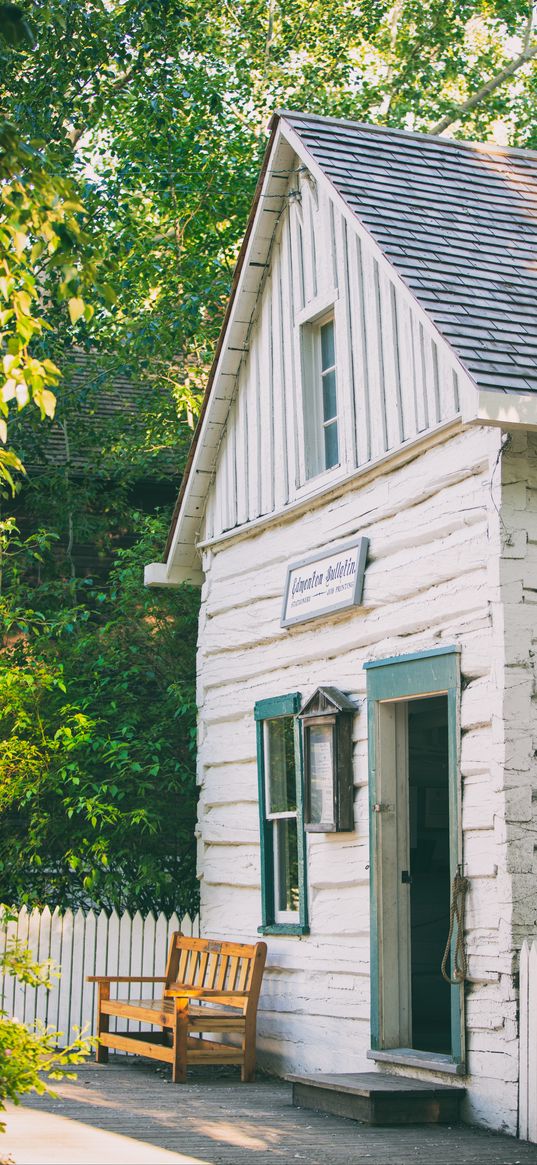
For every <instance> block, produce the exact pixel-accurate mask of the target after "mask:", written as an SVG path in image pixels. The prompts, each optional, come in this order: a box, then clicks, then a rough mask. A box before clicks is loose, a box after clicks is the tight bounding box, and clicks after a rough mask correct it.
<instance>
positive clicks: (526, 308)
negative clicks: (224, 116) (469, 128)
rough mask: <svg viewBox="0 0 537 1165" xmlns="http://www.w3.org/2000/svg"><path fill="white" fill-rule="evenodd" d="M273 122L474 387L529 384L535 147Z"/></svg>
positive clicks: (535, 333)
mask: <svg viewBox="0 0 537 1165" xmlns="http://www.w3.org/2000/svg"><path fill="white" fill-rule="evenodd" d="M282 118H283V119H284V120H285V121H286V122H288V123H289V124H290V125H291V126H292V128H293V129H294V130H295V131H296V133H297V134H298V135H299V136H300V138H301V139H302V141H303V143H304V145H305V146H306V147H307V149H308V150H309V152H310V154H311V155H312V156H313V157H314V159H315V160H316V162H317V163H318V164H319V165H320V166H321V168H322V170H323V171H324V173H325V174H326V175H327V177H328V178H330V180H331V181H332V182H333V184H334V186H335V187H336V188H337V190H338V191H339V192H340V194H341V195H342V196H343V198H344V199H345V201H346V202H347V204H348V206H349V207H350V208H351V209H352V210H353V211H354V212H355V214H356V215H357V216H358V218H359V219H360V220H361V221H362V222H363V223H364V225H365V226H366V227H367V228H368V230H369V231H370V233H371V235H372V236H373V238H374V239H375V240H376V242H377V243H378V244H379V246H380V247H381V248H382V250H383V252H384V254H385V255H386V256H387V257H388V259H389V260H390V261H391V263H392V264H393V266H394V267H395V268H396V270H397V271H398V273H399V274H400V275H401V276H402V278H403V279H404V281H405V282H406V283H407V284H408V286H409V287H410V288H411V289H412V291H413V292H414V295H415V296H416V298H417V299H418V300H419V302H420V303H421V305H422V306H423V307H424V308H425V309H426V311H427V312H428V314H429V315H430V316H431V317H432V318H433V319H434V321H435V323H436V325H437V327H438V329H439V330H440V332H441V333H442V334H443V335H444V336H445V337H446V339H447V340H448V341H449V342H450V343H451V344H452V346H453V348H454V349H455V351H456V352H457V353H458V355H459V356H460V358H461V360H462V361H463V363H464V364H465V366H466V367H467V368H468V369H469V371H470V372H471V373H472V375H473V377H474V379H475V380H476V381H477V383H478V384H479V385H480V387H482V388H485V389H487V388H494V389H513V390H515V391H528V390H530V391H533V392H537V153H534V152H530V151H525V150H509V149H505V150H504V149H501V148H499V147H497V146H495V145H492V144H491V145H478V144H476V143H469V142H457V141H452V140H449V139H443V138H438V137H427V136H426V135H424V134H409V133H405V132H403V131H399V130H389V129H383V128H380V127H377V126H369V125H363V124H359V123H355V122H344V121H335V120H333V119H330V118H322V117H315V116H309V115H304V114H298V113H287V112H285V113H283V114H282Z"/></svg>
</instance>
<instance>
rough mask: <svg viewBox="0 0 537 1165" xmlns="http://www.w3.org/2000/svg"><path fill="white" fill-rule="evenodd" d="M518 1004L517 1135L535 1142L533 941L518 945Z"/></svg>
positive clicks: (536, 952) (536, 967)
mask: <svg viewBox="0 0 537 1165" xmlns="http://www.w3.org/2000/svg"><path fill="white" fill-rule="evenodd" d="M519 1007H520V1071H519V1106H518V1113H519V1116H518V1135H519V1137H521V1139H522V1140H523V1141H535V1142H537V942H532V943H528V942H524V943H523V944H522V950H521V952H520V1004H519Z"/></svg>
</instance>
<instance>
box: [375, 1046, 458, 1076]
mask: <svg viewBox="0 0 537 1165" xmlns="http://www.w3.org/2000/svg"><path fill="white" fill-rule="evenodd" d="M366 1056H367V1058H368V1060H376V1061H378V1062H379V1063H383V1064H403V1065H404V1066H406V1067H408V1068H428V1069H429V1071H431V1072H446V1073H448V1074H449V1075H450V1076H466V1065H465V1064H464V1063H463V1062H462V1061H461V1060H454V1059H453V1056H446V1055H444V1054H443V1053H441V1052H419V1051H418V1050H417V1049H416V1048H382V1049H377V1048H370V1049H369V1051H368V1052H366Z"/></svg>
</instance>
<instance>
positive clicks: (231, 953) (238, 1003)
mask: <svg viewBox="0 0 537 1165" xmlns="http://www.w3.org/2000/svg"><path fill="white" fill-rule="evenodd" d="M266 954H267V944H266V943H263V942H259V943H254V944H252V945H248V944H246V943H232V942H219V941H216V940H214V939H203V938H189V937H188V936H187V935H183V934H181V933H180V931H176V932H175V933H174V934H172V937H171V940H170V947H169V952H168V963H167V966H166V985H165V991H166V989H167V988H168V987H170V986H171V985H172V984H176V983H182V984H184V985H185V987H205V988H212V989H214V990H217V991H239V992H243V991H244V995H240V996H238V997H237V996H235V997H234V998H233V999H230V1000H229V1003H228V1001H222V1000H221V1001H220V1002H221V1003H222V1002H226V1006H231V1007H237V1008H239V1009H240V1010H241V1011H242V1012H243V1013H244V1014H247V1012H248V1011H250V1010H251V1009H253V1010H255V1008H256V1007H257V1000H258V998H259V992H260V989H261V980H262V978H263V969H264V966H265V959H266Z"/></svg>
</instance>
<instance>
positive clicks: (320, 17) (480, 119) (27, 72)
mask: <svg viewBox="0 0 537 1165" xmlns="http://www.w3.org/2000/svg"><path fill="white" fill-rule="evenodd" d="M22 7H23V10H25V5H24V4H23V5H22ZM28 12H29V13H30V9H28ZM31 19H32V26H33V29H34V32H35V37H36V47H35V49H33V50H32V51H29V50H28V49H27V48H26V47H24V46H23V47H17V46H12V47H11V49H10V50H9V53H7V54H6V60H5V62H4V70H3V78H2V80H1V81H0V100H1V101H2V106H3V108H5V109H6V111H7V113H8V115H10V116H11V117H12V118H13V119H14V120H17V123H18V125H19V126H20V125H24V127H25V132H27V133H29V134H30V135H31V136H32V137H33V138H35V139H36V140H39V141H41V142H43V143H46V149H47V156H48V158H49V159H50V162H51V164H53V165H54V166H55V167H57V168H58V170H59V171H60V172H61V173H63V174H64V175H65V176H66V177H67V176H69V178H70V179H71V180H73V181H75V182H76V183H77V185H78V189H79V192H80V195H81V197H82V201H83V203H84V205H85V207H86V210H87V213H88V224H89V225H90V227H91V230H92V232H95V234H96V237H97V236H98V235H99V234H100V232H102V235H101V237H102V238H103V239H105V240H106V243H105V247H104V252H105V253H106V254H105V257H106V262H107V263H109V264H110V265H111V270H112V269H113V271H114V274H113V276H112V277H111V279H110V281H109V283H108V291H107V293H106V294H105V293H104V291H103V294H101V293H100V292H99V291H98V292H97V301H96V303H95V307H96V312H95V317H94V319H93V321H92V330H91V329H90V333H89V334H90V335H91V339H92V342H93V343H94V344H99V345H100V346H101V347H103V348H105V349H108V351H109V352H111V351H112V350H113V351H115V352H117V353H119V354H120V356H119V358H120V360H121V361H123V363H124V364H125V365H129V364H130V366H131V368H134V369H135V370H136V371H137V372H138V373H140V372H141V373H143V375H144V377H145V378H146V379H147V378H151V379H158V380H160V382H161V383H162V385H163V386H165V387H167V389H168V390H169V391H171V392H173V393H175V396H176V399H177V401H178V402H179V406H180V408H181V409H183V411H184V410H186V409H190V410H192V409H195V407H196V398H197V397H199V392H200V387H201V384H202V382H203V369H204V368H205V366H206V363H207V360H208V358H209V355H210V352H211V348H212V345H213V343H214V337H215V334H216V332H217V330H218V326H219V323H220V320H221V316H222V310H223V306H224V303H225V301H226V298H227V295H228V291H229V285H230V280H231V273H232V270H233V265H234V260H235V257H236V254H237V247H238V244H239V241H240V239H241V236H242V233H243V230H244V224H245V221H246V215H247V212H248V208H249V205H250V201H251V196H252V192H253V188H254V183H255V178H256V174H257V170H258V165H259V158H260V155H261V152H262V149H263V147H264V143H265V140H266V129H267V125H268V121H269V118H270V115H271V113H272V112H273V111H274V109H275V108H277V107H287V108H294V109H297V108H302V109H308V110H311V111H313V112H318V113H323V114H331V115H335V116H344V117H354V118H359V119H363V120H366V121H375V122H378V123H385V124H389V125H392V126H398V127H403V128H411V129H416V130H425V131H427V130H430V129H432V128H434V126H435V125H437V124H439V123H440V122H445V121H446V119H447V120H448V122H449V123H450V125H451V130H452V132H456V133H457V134H459V135H462V136H466V137H477V138H486V137H487V136H490V135H491V134H492V133H499V134H502V135H503V137H504V138H505V140H508V141H511V142H513V143H517V144H519V145H528V146H531V145H535V144H536V141H537V139H536V136H535V135H536V132H537V131H536V129H535V119H534V116H533V110H534V107H535V87H536V76H537V71H536V65H535V60H534V57H533V54H534V53H535V52H536V51H537V34H535V32H534V29H533V18H532V5H531V4H530V3H529V0H509V3H507V2H506V0H456V2H454V0H420V3H417V0H391V2H386V0H362V2H361V3H359V4H355V3H351V2H350V0H333V3H331V4H330V5H327V4H326V3H325V0H239V2H237V3H234V4H229V3H221V0H152V2H151V3H141V2H139V0H130V2H128V3H124V2H122V0H61V2H60V0H37V2H36V3H34V4H33V5H32V7H31ZM51 60H54V62H55V69H54V83H53V84H51V70H50V61H51ZM504 74H506V75H505V76H504ZM502 78H503V80H502ZM487 86H488V87H487ZM483 90H484V91H483ZM476 99H477V100H476ZM468 102H470V103H471V102H474V105H472V107H471V108H469V109H468V110H467V111H466V112H464V108H465V105H466V104H468ZM460 110H462V111H463V112H462V114H461V115H460V117H459V120H457V117H458V115H459V112H460ZM102 278H103V281H105V272H104V271H103V272H102ZM104 286H105V282H103V287H104ZM107 296H108V298H107ZM75 298H76V297H75ZM114 299H115V300H116V303H115V306H114V304H113V303H112V301H113V300H114ZM86 337H87V333H86V332H85V330H84V326H83V325H82V327H81V328H80V327H79V326H78V325H77V324H76V325H75V326H74V330H73V332H72V333H70V334H69V335H68V336H67V337H66V336H65V334H61V335H60V334H59V333H57V334H56V340H57V342H59V343H64V342H65V339H66V338H67V339H68V340H69V342H71V341H72V339H74V338H76V340H77V342H79V343H80V342H82V343H84V342H86ZM60 364H61V362H60Z"/></svg>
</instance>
